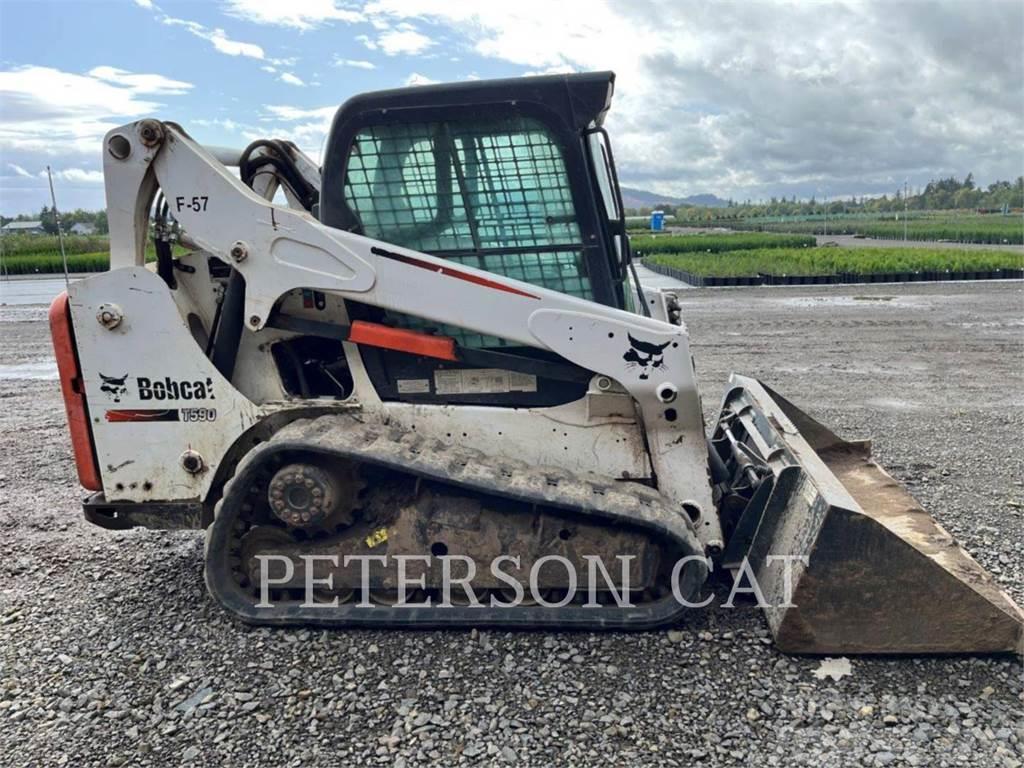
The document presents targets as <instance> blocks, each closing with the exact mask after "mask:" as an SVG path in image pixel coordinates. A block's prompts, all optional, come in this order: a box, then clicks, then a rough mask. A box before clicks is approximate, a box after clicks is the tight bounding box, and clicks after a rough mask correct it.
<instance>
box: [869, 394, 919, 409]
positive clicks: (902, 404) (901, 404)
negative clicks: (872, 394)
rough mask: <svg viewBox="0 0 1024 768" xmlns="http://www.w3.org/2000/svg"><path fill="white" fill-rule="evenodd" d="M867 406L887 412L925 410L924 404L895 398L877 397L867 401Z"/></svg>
mask: <svg viewBox="0 0 1024 768" xmlns="http://www.w3.org/2000/svg"><path fill="white" fill-rule="evenodd" d="M865 405H870V406H872V407H873V408H884V409H885V410H887V411H919V410H921V409H922V408H924V405H923V404H922V403H917V402H914V401H913V400H897V399H896V398H893V397H876V398H874V399H873V400H867V401H865Z"/></svg>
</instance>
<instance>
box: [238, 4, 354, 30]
mask: <svg viewBox="0 0 1024 768" xmlns="http://www.w3.org/2000/svg"><path fill="white" fill-rule="evenodd" d="M225 10H226V11H227V12H228V13H229V14H231V15H232V16H237V17H238V18H240V19H245V20H246V21H253V22H255V23H257V24H273V25H277V26H282V27H292V28H293V29H300V30H303V31H305V30H309V29H313V28H315V27H319V26H321V25H322V24H324V23H326V22H329V21H341V22H346V23H350V24H351V23H355V22H359V21H364V20H365V17H364V16H363V14H362V13H360V12H359V11H356V10H352V9H351V8H345V7H344V6H343V5H342V4H341V3H337V2H334V0H288V1H287V2H280V0H227V4H226V9H225Z"/></svg>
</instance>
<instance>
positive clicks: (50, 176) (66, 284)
mask: <svg viewBox="0 0 1024 768" xmlns="http://www.w3.org/2000/svg"><path fill="white" fill-rule="evenodd" d="M46 178H48V179H49V180H50V201H51V202H52V203H53V217H54V218H55V219H57V239H58V240H59V241H60V257H61V259H62V260H63V261H64V287H65V288H70V287H71V281H70V280H69V279H68V255H67V254H66V253H65V252H64V228H63V227H62V226H61V225H60V212H59V211H58V210H57V196H56V195H55V194H53V174H52V173H50V166H46Z"/></svg>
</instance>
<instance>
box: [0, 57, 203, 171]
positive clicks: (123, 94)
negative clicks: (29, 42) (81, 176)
mask: <svg viewBox="0 0 1024 768" xmlns="http://www.w3.org/2000/svg"><path fill="white" fill-rule="evenodd" d="M191 88H192V84H191V83H186V82H184V81H181V80H172V79H171V78H167V77H164V76H162V75H156V74H134V73H131V72H127V71H125V70H121V69H116V68H114V67H107V66H101V67H95V68H93V69H92V70H90V71H89V72H88V73H86V74H84V75H80V74H76V73H73V72H63V71H61V70H59V69H54V68H52V67H38V66H23V67H16V68H14V69H9V70H5V71H0V104H2V106H3V108H2V109H0V150H5V151H12V150H18V151H30V152H41V153H45V154H49V155H56V154H59V153H68V152H81V153H89V155H90V158H91V157H95V155H96V153H97V152H98V151H99V147H100V142H101V140H102V138H103V135H104V134H105V133H106V132H107V131H108V130H110V129H111V128H115V127H116V126H117V125H119V124H120V123H123V122H126V121H128V120H131V119H135V118H138V117H141V116H143V115H147V114H152V113H154V112H156V111H157V110H158V109H159V108H160V107H162V106H163V103H162V102H160V101H156V100H154V99H153V98H148V97H157V98H159V97H163V96H179V95H182V94H185V93H187V92H188V91H189V90H191Z"/></svg>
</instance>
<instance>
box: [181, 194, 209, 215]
mask: <svg viewBox="0 0 1024 768" xmlns="http://www.w3.org/2000/svg"><path fill="white" fill-rule="evenodd" d="M208 202H210V198H209V196H208V195H198V196H197V195H193V196H192V199H191V200H190V199H189V198H187V197H185V196H183V195H178V196H177V197H176V198H174V205H175V207H176V208H177V210H178V213H181V212H182V211H183V210H186V209H187V210H190V211H192V212H193V213H203V212H204V211H205V210H206V204H207V203H208Z"/></svg>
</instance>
